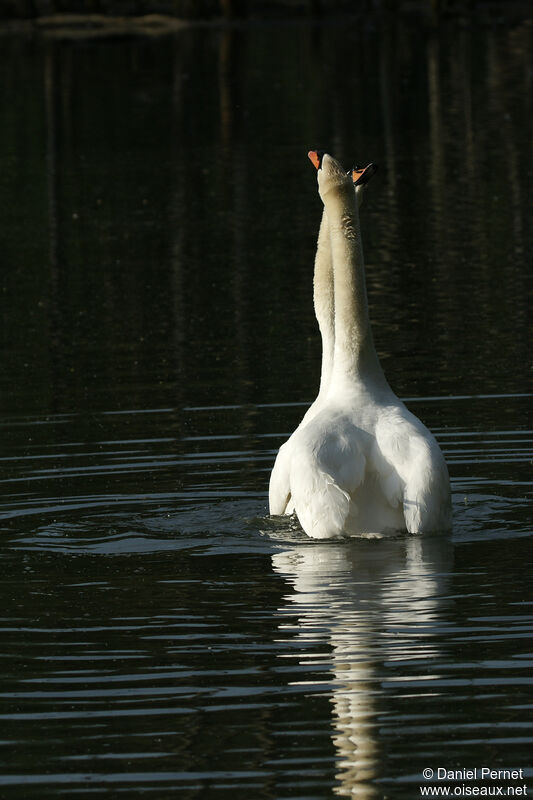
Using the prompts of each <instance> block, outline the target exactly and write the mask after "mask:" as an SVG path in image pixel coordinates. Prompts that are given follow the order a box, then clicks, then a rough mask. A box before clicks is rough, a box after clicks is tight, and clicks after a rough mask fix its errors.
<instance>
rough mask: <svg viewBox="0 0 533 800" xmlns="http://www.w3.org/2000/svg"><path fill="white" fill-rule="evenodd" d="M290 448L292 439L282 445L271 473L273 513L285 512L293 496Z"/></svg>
mask: <svg viewBox="0 0 533 800" xmlns="http://www.w3.org/2000/svg"><path fill="white" fill-rule="evenodd" d="M290 450H291V440H290V439H289V440H288V441H286V442H285V444H282V445H281V447H280V449H279V451H278V454H277V456H276V461H275V462H274V468H273V469H272V473H271V475H270V484H269V487H268V505H269V510H270V513H271V514H280V515H281V514H285V513H286V510H287V506H288V503H289V500H290V497H291V492H290V480H289V475H290V463H291V458H290Z"/></svg>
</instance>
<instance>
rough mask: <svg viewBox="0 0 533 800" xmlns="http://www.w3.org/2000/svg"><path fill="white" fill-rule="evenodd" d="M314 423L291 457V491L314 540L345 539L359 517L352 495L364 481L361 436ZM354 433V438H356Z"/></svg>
mask: <svg viewBox="0 0 533 800" xmlns="http://www.w3.org/2000/svg"><path fill="white" fill-rule="evenodd" d="M323 430H324V429H323V428H322V426H321V425H317V426H314V425H313V424H312V423H311V424H310V425H309V426H308V427H307V428H306V429H304V430H303V431H302V435H301V436H300V437H299V440H298V443H297V446H296V447H295V449H294V452H293V453H292V460H291V472H290V489H291V495H292V501H293V503H294V510H295V511H296V514H297V516H298V520H299V522H300V525H301V526H302V528H303V529H304V531H305V532H306V533H307V534H308V536H311V537H313V538H314V539H328V538H334V537H339V536H342V535H343V534H344V533H345V531H346V521H347V519H348V516H349V515H353V514H354V513H356V509H355V507H354V503H353V493H354V492H355V490H356V489H357V487H358V486H360V485H361V483H362V482H363V480H364V475H365V469H366V459H365V456H364V454H363V447H362V443H361V442H360V441H359V436H360V432H359V431H358V430H357V428H354V429H353V430H350V431H346V430H344V429H343V426H342V425H339V426H336V425H328V426H327V433H322V431H323ZM354 432H355V435H354Z"/></svg>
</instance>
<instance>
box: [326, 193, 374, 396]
mask: <svg viewBox="0 0 533 800" xmlns="http://www.w3.org/2000/svg"><path fill="white" fill-rule="evenodd" d="M324 202H325V207H326V211H327V215H328V220H329V231H330V242H331V256H332V260H333V271H334V306H335V347H334V367H333V373H334V376H335V380H336V382H338V381H343V380H352V381H353V380H355V381H357V380H359V379H360V378H362V377H363V378H365V377H369V376H373V377H374V378H375V379H376V380H377V379H381V377H383V380H385V379H384V376H383V372H382V370H381V367H380V364H379V360H378V357H377V354H376V350H375V347H374V340H373V337H372V330H371V328H370V319H369V315H368V301H367V294H366V281H365V269H364V258H363V247H362V242H361V229H360V225H359V211H358V207H357V201H356V196H355V192H354V191H353V189H352V187H351V186H349V187H341V188H340V189H338V190H337V191H336V192H334V193H333V192H331V193H329V196H328V195H326V198H325V200H324Z"/></svg>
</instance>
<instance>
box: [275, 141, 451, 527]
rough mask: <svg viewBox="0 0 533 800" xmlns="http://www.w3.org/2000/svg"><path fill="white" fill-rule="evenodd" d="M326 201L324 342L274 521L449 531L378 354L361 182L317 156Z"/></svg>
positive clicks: (435, 464)
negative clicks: (315, 387) (288, 517)
mask: <svg viewBox="0 0 533 800" xmlns="http://www.w3.org/2000/svg"><path fill="white" fill-rule="evenodd" d="M309 157H310V159H311V161H312V162H313V164H314V165H315V167H317V175H318V191H319V194H320V197H321V199H322V202H323V203H324V212H323V215H322V222H321V225H320V232H319V237H318V244H317V252H316V258H315V273H314V303H315V312H316V317H317V320H318V324H319V329H320V333H321V337H322V371H321V378H320V389H319V392H318V396H317V398H316V400H315V401H314V403H313V404H312V405H311V407H310V408H309V409H308V411H307V412H306V414H305V416H304V418H303V419H302V422H301V423H300V425H299V426H298V428H297V429H296V430H295V431H294V433H293V434H292V436H291V437H290V438H289V439H288V441H286V442H285V443H284V444H283V445H282V446H281V448H280V450H279V452H278V455H277V458H276V462H275V464H274V469H273V470H272V475H271V477H270V489H269V504H270V513H271V514H275V515H276V514H292V513H296V515H297V517H298V520H299V522H300V524H301V526H302V528H303V529H304V531H305V532H306V533H307V534H308V535H309V536H311V537H313V538H315V539H328V538H335V537H341V536H354V535H364V534H382V535H387V534H393V533H396V532H398V531H405V530H407V531H408V532H409V533H431V532H438V531H439V532H440V531H445V530H448V529H449V528H450V525H451V501H450V481H449V477H448V470H447V468H446V463H445V461H444V458H443V456H442V453H441V451H440V449H439V446H438V444H437V442H436V440H435V438H434V437H433V435H432V434H431V433H430V432H429V430H428V429H427V428H426V427H425V426H424V425H423V424H422V423H421V422H420V420H419V419H417V417H415V416H414V414H412V413H411V412H410V411H408V409H407V408H406V407H405V405H404V404H403V403H402V402H401V400H399V399H398V398H397V397H396V395H395V394H394V392H393V391H392V389H391V388H390V386H389V384H388V383H387V380H386V378H385V375H384V373H383V370H382V368H381V365H380V363H379V360H378V357H377V353H376V350H375V347H374V341H373V338H372V331H371V328H370V320H369V316H368V302H367V295H366V286H365V271H364V262H363V251H362V246H361V233H360V227H359V210H358V209H359V205H360V202H361V200H362V195H363V192H364V184H365V182H366V180H367V178H368V176H369V174H371V172H372V170H371V169H369V168H367V170H368V173H367V171H366V170H363V171H360V172H359V175H360V174H361V172H362V173H363V176H362V180H358V181H356V183H355V190H354V179H355V178H356V177H357V176H356V175H355V174H352V173H351V172H350V173H348V174H347V173H346V172H345V171H344V169H343V168H342V167H341V165H340V164H339V163H338V162H337V161H336V160H335V159H334V158H333V157H332V156H330V155H328V154H327V153H326V154H319V153H318V152H316V151H311V152H310V153H309Z"/></svg>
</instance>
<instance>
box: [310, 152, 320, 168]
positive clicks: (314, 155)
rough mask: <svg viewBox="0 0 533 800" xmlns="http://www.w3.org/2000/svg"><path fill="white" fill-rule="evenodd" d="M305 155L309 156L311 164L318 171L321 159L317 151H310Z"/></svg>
mask: <svg viewBox="0 0 533 800" xmlns="http://www.w3.org/2000/svg"><path fill="white" fill-rule="evenodd" d="M307 155H308V156H309V159H310V161H311V164H312V165H313V166H314V167H315V169H320V161H321V158H320V156H319V155H318V151H317V150H310V151H309V152H308V154H307Z"/></svg>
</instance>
